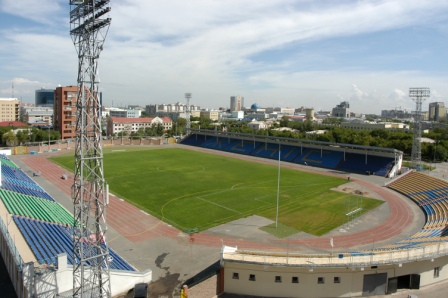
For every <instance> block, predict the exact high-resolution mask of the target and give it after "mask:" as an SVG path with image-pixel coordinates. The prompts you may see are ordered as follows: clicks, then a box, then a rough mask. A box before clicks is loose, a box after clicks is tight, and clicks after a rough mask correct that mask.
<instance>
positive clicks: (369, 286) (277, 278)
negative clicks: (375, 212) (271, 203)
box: [221, 171, 448, 297]
mask: <svg viewBox="0 0 448 298" xmlns="http://www.w3.org/2000/svg"><path fill="white" fill-rule="evenodd" d="M385 186H386V187H388V188H389V189H391V190H394V191H397V192H399V193H401V194H403V195H405V196H406V197H407V198H408V199H409V200H412V201H413V202H415V204H417V205H418V206H419V207H420V208H421V211H422V212H423V213H424V214H425V218H426V222H425V224H424V226H423V227H422V228H421V230H420V231H418V232H417V233H415V234H414V235H412V236H410V237H408V238H406V239H403V240H400V241H398V242H397V243H393V244H387V245H383V246H379V247H376V248H372V249H368V250H361V251H352V252H344V253H337V254H334V255H333V253H331V254H303V253H300V254H299V253H294V252H289V253H278V252H264V251H248V250H239V249H238V248H236V247H230V246H224V247H223V249H222V254H221V264H222V266H223V274H224V278H223V279H224V291H225V292H226V293H234V294H240V295H253V296H264V297H274V296H275V297H293V296H294V297H358V296H359V297H360V296H371V295H384V294H392V293H395V292H397V290H399V289H419V288H420V287H422V286H428V285H432V284H435V283H437V282H441V281H446V280H447V279H448V275H447V270H448V269H447V268H448V266H447V265H448V256H447V255H448V229H447V225H448V182H446V181H445V180H442V179H439V178H435V177H433V176H430V175H427V174H424V173H421V172H415V171H409V172H406V173H405V174H403V175H401V176H399V177H397V178H395V179H394V180H392V181H390V182H389V183H387V184H386V185H385ZM329 245H331V246H333V239H332V238H331V240H330V243H329ZM298 293H300V294H298ZM305 293H306V294H305Z"/></svg>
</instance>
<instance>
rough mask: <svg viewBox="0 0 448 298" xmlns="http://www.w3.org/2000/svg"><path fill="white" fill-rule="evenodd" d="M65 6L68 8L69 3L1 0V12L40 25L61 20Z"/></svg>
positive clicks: (49, 0) (59, 1)
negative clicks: (60, 15)
mask: <svg viewBox="0 0 448 298" xmlns="http://www.w3.org/2000/svg"><path fill="white" fill-rule="evenodd" d="M64 2H65V3H64ZM63 4H66V6H67V7H68V1H62V0H57V1H55V0H38V1H36V0H16V1H11V0H0V11H4V12H6V13H9V14H12V15H15V16H20V17H22V18H25V19H30V20H33V21H36V22H39V23H44V24H50V23H53V22H54V21H55V19H57V20H59V19H60V18H58V17H57V16H58V15H59V14H60V12H61V11H62V10H63ZM61 5H62V6H61Z"/></svg>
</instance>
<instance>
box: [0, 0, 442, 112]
mask: <svg viewBox="0 0 448 298" xmlns="http://www.w3.org/2000/svg"><path fill="white" fill-rule="evenodd" d="M336 2H337V3H336ZM68 4H69V3H68V1H66V0H65V1H62V0H57V1H54V0H42V1H37V2H36V1H32V0H21V1H7V0H0V25H1V28H2V29H1V30H0V37H1V40H2V44H3V46H2V47H1V48H0V57H1V58H0V59H1V65H2V72H1V73H0V97H11V96H12V84H13V83H14V97H17V98H19V99H22V102H25V103H29V102H34V92H35V90H36V89H40V88H41V87H43V88H53V89H54V88H56V87H57V86H58V85H59V84H60V85H62V86H68V85H76V79H77V58H76V55H75V50H74V48H73V44H72V40H71V37H70V35H69V23H68V13H69V7H68V6H69V5H68ZM111 7H112V11H111V17H112V19H113V24H112V26H111V28H110V31H109V34H108V37H107V39H108V40H107V42H106V44H105V48H106V51H104V53H103V54H102V55H101V59H100V63H99V71H100V79H101V83H100V90H101V91H102V92H103V94H104V98H105V102H104V104H106V105H111V104H112V102H113V103H114V106H117V105H120V104H121V105H124V103H129V104H139V105H146V104H162V103H172V102H178V101H180V102H184V93H185V92H191V93H192V98H191V101H190V103H191V104H195V105H199V106H201V107H202V108H218V107H221V106H223V107H229V100H230V97H231V96H234V95H241V96H243V97H244V98H245V106H250V105H251V104H253V103H258V104H259V105H260V106H261V107H268V106H282V107H294V108H296V107H300V106H306V107H313V108H314V109H315V110H317V111H318V110H331V109H332V108H333V107H335V106H336V105H337V104H338V103H340V102H341V101H349V102H350V106H351V110H352V111H354V112H361V113H376V114H379V113H380V111H381V110H386V109H387V110H388V109H395V108H398V107H401V108H402V109H408V110H413V109H414V102H413V101H412V100H411V99H410V98H409V97H408V92H409V88H410V87H430V88H431V98H429V100H427V101H426V102H425V103H424V110H426V109H427V106H428V103H429V102H434V101H442V102H444V101H445V100H446V99H448V86H447V82H448V70H447V65H448V63H447V62H446V61H445V58H446V57H447V55H446V54H445V52H446V49H447V48H448V39H447V37H448V26H447V25H446V24H447V23H448V22H447V21H448V14H447V12H448V1H437V0H435V1H430V2H429V1H416V0H397V1H380V0H371V1H325V0H321V1H311V0H303V1H290V0H275V1H274V0H272V1H249V0H239V1H236V0H235V1H190V2H185V1H164V2H163V3H162V2H159V1H138V0H125V1H119V2H118V1H111Z"/></svg>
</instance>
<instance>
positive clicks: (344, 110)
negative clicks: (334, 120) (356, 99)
mask: <svg viewBox="0 0 448 298" xmlns="http://www.w3.org/2000/svg"><path fill="white" fill-rule="evenodd" d="M331 115H332V116H333V117H338V118H349V117H350V104H349V103H348V101H343V102H341V103H340V104H338V105H337V106H336V107H335V108H333V110H332V112H331Z"/></svg>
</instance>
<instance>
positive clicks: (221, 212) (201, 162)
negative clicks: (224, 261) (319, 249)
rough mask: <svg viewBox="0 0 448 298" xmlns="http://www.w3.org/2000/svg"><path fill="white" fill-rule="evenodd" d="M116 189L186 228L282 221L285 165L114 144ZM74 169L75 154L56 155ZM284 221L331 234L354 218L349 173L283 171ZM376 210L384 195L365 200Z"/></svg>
mask: <svg viewBox="0 0 448 298" xmlns="http://www.w3.org/2000/svg"><path fill="white" fill-rule="evenodd" d="M103 154H104V173H105V178H106V181H107V182H108V183H109V188H110V191H111V192H112V193H114V194H116V195H117V196H119V197H120V198H123V199H125V200H127V201H128V202H130V203H132V204H134V205H136V206H138V207H139V208H140V209H142V210H144V211H146V212H148V213H150V214H152V215H154V216H156V217H158V218H160V219H163V220H164V221H165V222H167V223H169V224H172V225H173V226H175V227H177V228H179V229H185V228H187V229H188V228H190V229H191V228H198V229H199V231H201V230H206V229H208V228H211V227H213V226H217V225H220V224H223V223H226V222H229V221H232V220H236V219H238V218H242V217H247V216H249V215H260V216H264V217H266V218H270V219H272V220H275V217H276V202H277V183H278V179H277V177H278V167H277V166H272V165H263V164H258V163H254V162H248V161H243V160H239V159H233V158H230V157H224V156H218V155H214V154H207V153H201V152H196V151H190V150H187V149H179V148H164V149H152V150H151V149H147V148H144V149H142V148H137V147H136V148H135V149H134V148H133V147H120V149H116V147H115V148H107V149H105V150H104V151H103ZM51 160H53V161H54V162H56V163H58V164H60V165H62V166H64V167H66V168H67V169H73V165H74V157H73V155H62V156H58V157H54V158H51ZM280 176H281V180H280V181H281V182H280V192H279V223H281V225H282V226H286V227H290V228H291V230H293V231H294V230H297V231H304V232H306V233H310V234H313V235H316V236H320V235H323V234H325V233H327V232H329V231H331V230H332V229H334V228H336V227H338V226H340V225H342V224H343V223H344V221H345V220H346V216H345V214H346V213H347V206H346V199H347V198H348V195H347V194H344V193H340V192H336V191H332V190H330V189H331V188H333V187H336V186H338V185H341V184H344V183H346V182H347V181H346V180H345V179H340V178H335V177H328V176H321V175H316V174H310V173H305V172H300V171H297V170H291V169H285V168H282V169H281V174H280ZM362 202H363V206H362V207H363V208H364V209H365V210H370V209H372V208H375V207H377V206H379V205H380V204H382V201H379V200H375V199H369V198H364V199H363V201H362Z"/></svg>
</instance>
